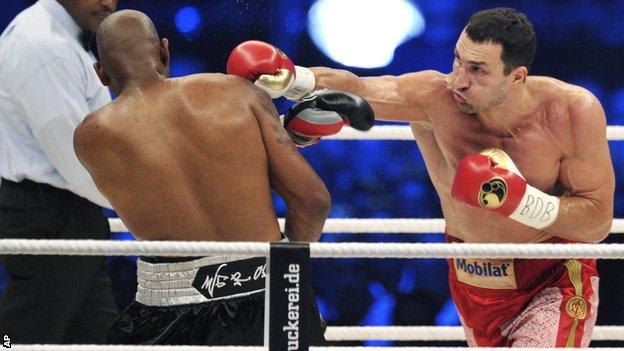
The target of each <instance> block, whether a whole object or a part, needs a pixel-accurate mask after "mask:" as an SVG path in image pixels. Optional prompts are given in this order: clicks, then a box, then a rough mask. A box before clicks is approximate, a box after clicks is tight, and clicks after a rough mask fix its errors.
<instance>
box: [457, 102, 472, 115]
mask: <svg viewBox="0 0 624 351" xmlns="http://www.w3.org/2000/svg"><path fill="white" fill-rule="evenodd" d="M457 107H459V110H460V111H461V112H463V113H468V114H471V115H472V114H475V113H477V109H476V108H475V107H474V106H473V105H471V104H468V103H465V102H463V103H458V104H457Z"/></svg>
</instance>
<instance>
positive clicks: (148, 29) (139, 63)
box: [96, 10, 169, 93]
mask: <svg viewBox="0 0 624 351" xmlns="http://www.w3.org/2000/svg"><path fill="white" fill-rule="evenodd" d="M97 47H98V54H99V57H100V61H99V63H100V65H101V67H99V68H98V65H96V71H98V75H100V78H101V79H102V78H103V77H102V75H101V72H100V70H102V69H103V70H104V72H102V73H105V74H106V75H107V76H108V77H107V78H109V79H110V84H111V87H112V88H113V91H115V90H118V89H120V88H121V89H123V86H124V85H125V83H126V82H127V81H128V80H132V79H133V78H135V77H137V78H138V77H142V76H145V75H149V74H150V73H152V74H153V73H158V74H161V75H164V76H167V75H168V74H167V73H168V66H169V51H168V42H167V40H166V39H163V40H160V38H159V37H158V32H157V31H156V27H155V26H154V23H153V22H152V20H150V18H149V17H147V15H145V14H144V13H142V12H139V11H134V10H122V11H118V12H115V13H114V14H112V15H110V16H108V17H107V18H106V19H105V20H104V21H102V24H100V26H99V28H98V31H97ZM105 80H106V77H104V79H103V80H102V82H103V83H104V84H106V83H107V82H105ZM115 92H116V93H117V91H115Z"/></svg>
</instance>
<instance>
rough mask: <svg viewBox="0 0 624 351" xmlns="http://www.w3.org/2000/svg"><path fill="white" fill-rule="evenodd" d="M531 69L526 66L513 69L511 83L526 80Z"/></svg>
mask: <svg viewBox="0 0 624 351" xmlns="http://www.w3.org/2000/svg"><path fill="white" fill-rule="evenodd" d="M528 74H529V70H528V69H527V68H526V67H525V66H520V67H516V68H514V69H513V71H511V78H512V79H511V84H512V85H515V84H519V83H522V82H524V81H525V80H526V77H527V75H528Z"/></svg>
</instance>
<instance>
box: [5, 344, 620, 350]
mask: <svg viewBox="0 0 624 351" xmlns="http://www.w3.org/2000/svg"><path fill="white" fill-rule="evenodd" d="M11 349H15V350H18V351H66V350H69V351H113V350H114V351H117V350H120V349H123V350H124V351H170V350H173V351H267V350H268V348H266V347H262V346H180V345H165V346H162V345H153V346H151V345H150V346H137V345H44V344H41V345H14V346H13V347H12V348H11ZM522 349H523V350H525V351H552V350H553V349H552V348H528V347H525V348H522ZM309 350H310V351H394V350H396V351H500V350H501V348H496V347H418V346H407V347H374V346H310V348H309ZM573 350H576V351H596V350H600V351H616V350H617V351H622V350H624V348H616V347H600V348H575V349H573Z"/></svg>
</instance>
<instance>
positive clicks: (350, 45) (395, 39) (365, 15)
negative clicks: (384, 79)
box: [308, 0, 425, 68]
mask: <svg viewBox="0 0 624 351" xmlns="http://www.w3.org/2000/svg"><path fill="white" fill-rule="evenodd" d="M424 30H425V19H424V17H423V15H422V14H421V13H420V10H419V9H418V8H417V7H416V6H415V5H414V4H413V3H411V2H410V1H407V0H318V1H317V2H316V3H314V5H312V7H311V8H310V11H309V12H308V32H309V33H310V36H311V37H312V40H313V41H314V43H315V44H316V46H317V47H318V48H319V49H320V50H321V51H322V52H323V53H324V54H325V55H327V56H328V57H329V58H331V59H332V60H334V61H337V62H339V63H342V64H343V65H346V66H351V67H361V68H376V67H384V66H387V65H388V64H390V62H392V59H393V57H394V51H395V49H396V48H397V46H399V45H401V44H402V43H404V42H405V41H407V40H409V39H411V38H414V37H416V36H419V35H421V34H422V33H423V32H424Z"/></svg>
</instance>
